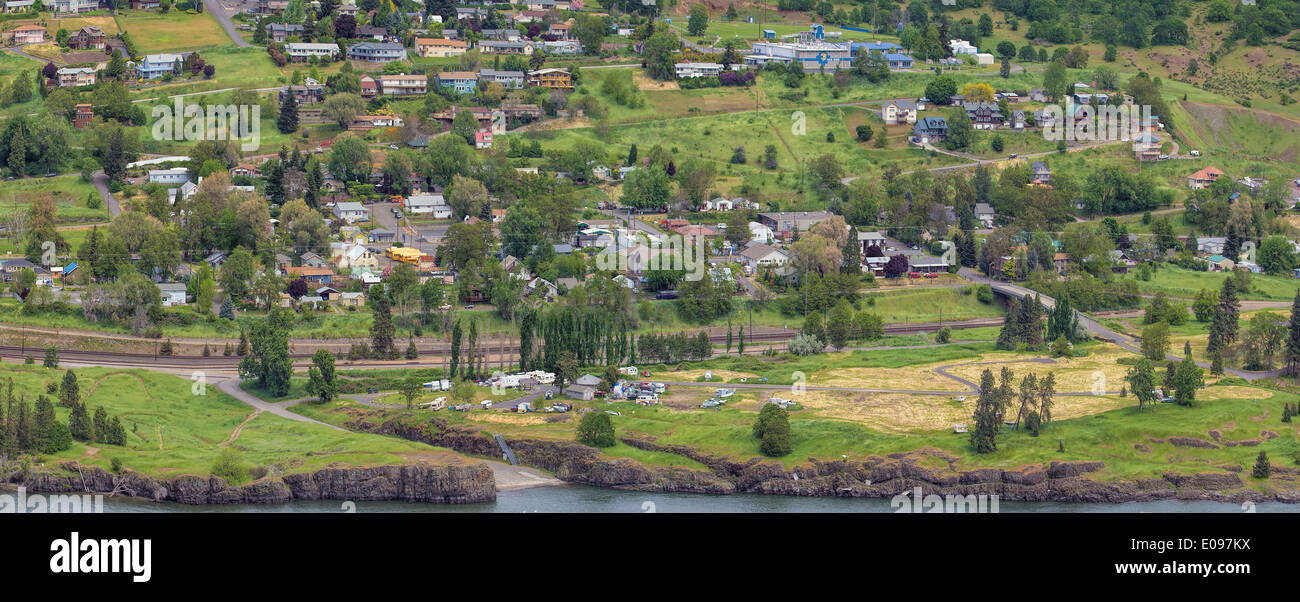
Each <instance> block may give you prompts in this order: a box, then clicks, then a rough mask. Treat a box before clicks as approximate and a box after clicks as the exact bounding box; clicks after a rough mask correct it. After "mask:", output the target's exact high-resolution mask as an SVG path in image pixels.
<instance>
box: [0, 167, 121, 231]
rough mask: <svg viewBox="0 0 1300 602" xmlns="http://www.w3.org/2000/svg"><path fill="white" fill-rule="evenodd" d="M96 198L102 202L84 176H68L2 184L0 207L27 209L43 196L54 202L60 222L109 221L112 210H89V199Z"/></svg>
mask: <svg viewBox="0 0 1300 602" xmlns="http://www.w3.org/2000/svg"><path fill="white" fill-rule="evenodd" d="M90 195H94V197H95V199H96V200H99V195H98V193H96V192H95V187H94V186H93V185H92V184H91V183H90V182H85V181H82V179H81V176H80V175H64V176H56V177H53V178H21V179H17V180H11V181H9V182H0V206H3V207H5V210H6V211H8V210H9V208H10V207H15V206H20V205H26V206H30V205H31V203H32V202H33V201H35V200H36V199H37V198H40V197H43V196H50V197H52V198H53V199H54V205H55V207H56V209H57V215H58V218H59V221H60V222H64V223H75V222H101V221H108V207H105V206H103V204H102V203H101V204H100V207H99V208H98V209H89V208H87V207H86V199H87V197H88V196H90Z"/></svg>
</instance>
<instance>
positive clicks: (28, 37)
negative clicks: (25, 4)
mask: <svg viewBox="0 0 1300 602" xmlns="http://www.w3.org/2000/svg"><path fill="white" fill-rule="evenodd" d="M44 41H45V28H44V27H41V26H40V25H23V26H22V27H18V28H15V29H14V44H17V45H23V44H40V43H41V42H44Z"/></svg>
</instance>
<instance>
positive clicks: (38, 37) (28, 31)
mask: <svg viewBox="0 0 1300 602" xmlns="http://www.w3.org/2000/svg"><path fill="white" fill-rule="evenodd" d="M44 41H45V28H44V27H41V26H40V25H23V26H22V27H18V28H15V29H14V44H17V45H22V44H40V43H41V42H44ZM100 43H101V44H102V43H103V42H102V41H101V42H100Z"/></svg>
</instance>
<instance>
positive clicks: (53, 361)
mask: <svg viewBox="0 0 1300 602" xmlns="http://www.w3.org/2000/svg"><path fill="white" fill-rule="evenodd" d="M42 365H43V366H45V367H46V368H58V367H59V350H58V349H55V348H54V347H50V348H48V349H46V350H45V362H44V363H43V364H42Z"/></svg>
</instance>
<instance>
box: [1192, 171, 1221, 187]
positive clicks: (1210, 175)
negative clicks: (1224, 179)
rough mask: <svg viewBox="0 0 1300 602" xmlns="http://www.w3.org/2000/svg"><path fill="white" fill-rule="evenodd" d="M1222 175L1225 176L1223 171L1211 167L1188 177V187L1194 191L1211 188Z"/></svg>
mask: <svg viewBox="0 0 1300 602" xmlns="http://www.w3.org/2000/svg"><path fill="white" fill-rule="evenodd" d="M1221 175H1223V170H1221V169H1219V168H1217V167H1215V166H1213V165H1211V166H1209V167H1206V168H1203V169H1200V170H1198V171H1197V172H1196V173H1194V174H1192V175H1190V176H1187V187H1188V188H1191V189H1192V190H1199V189H1201V188H1209V187H1210V184H1213V183H1214V181H1215V180H1218V179H1219V176H1221Z"/></svg>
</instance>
